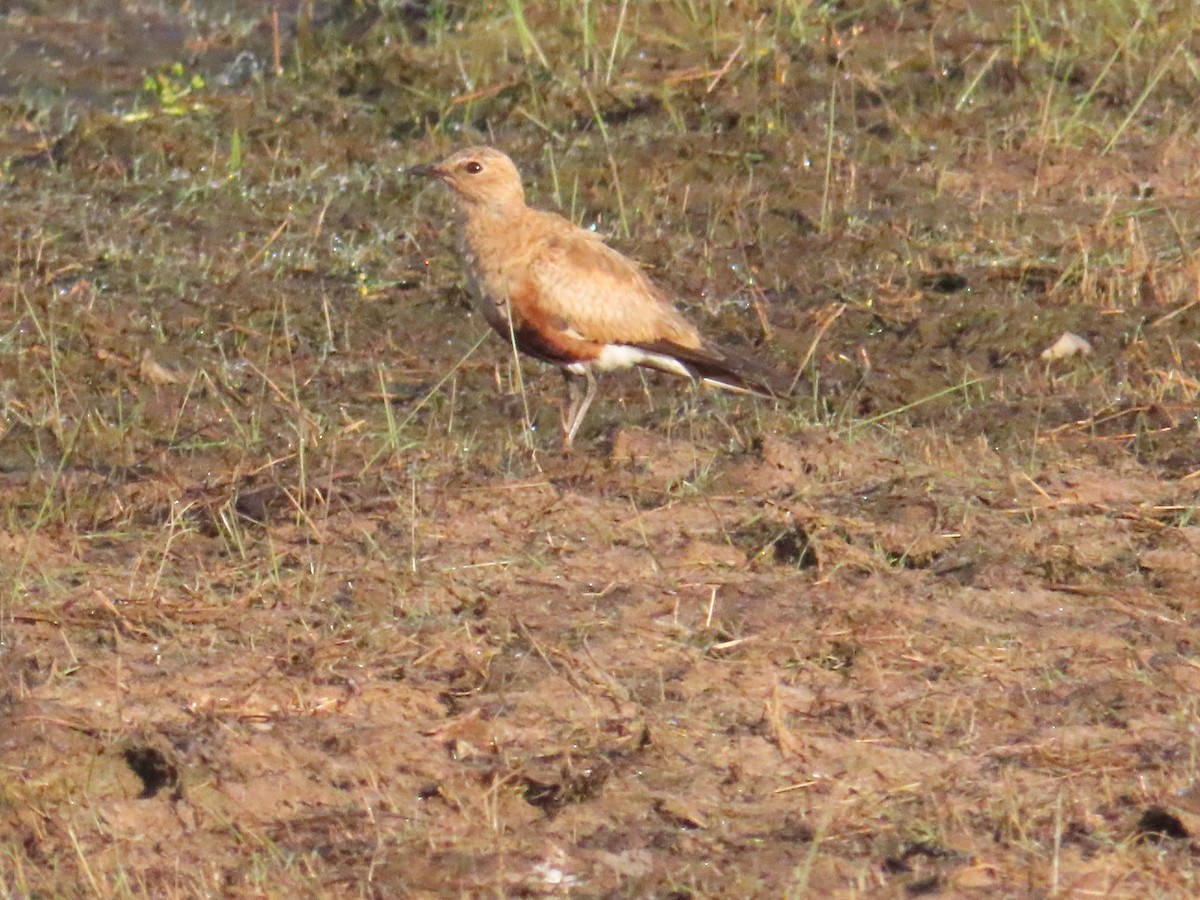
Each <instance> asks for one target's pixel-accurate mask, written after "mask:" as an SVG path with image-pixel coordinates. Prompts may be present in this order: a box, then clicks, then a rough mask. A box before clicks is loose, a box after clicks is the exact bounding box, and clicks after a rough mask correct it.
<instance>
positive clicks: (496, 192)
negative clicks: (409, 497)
mask: <svg viewBox="0 0 1200 900" xmlns="http://www.w3.org/2000/svg"><path fill="white" fill-rule="evenodd" d="M408 174H410V175H424V176H426V177H430V178H438V179H440V180H441V181H442V182H444V183H445V184H446V185H447V186H448V187H449V188H450V189H451V190H452V191H454V193H456V194H458V196H459V197H461V198H462V200H463V203H464V204H466V205H468V206H479V207H495V208H504V207H508V206H513V205H523V204H524V203H525V190H524V189H523V188H522V187H521V174H520V173H519V172H518V171H517V167H516V166H514V165H513V161H512V160H511V159H509V158H508V157H507V156H505V155H504V154H503V153H501V152H500V151H499V150H495V149H493V148H492V147H467V148H466V149H465V150H459V151H458V152H457V153H452V154H451V155H450V156H447V157H446V158H445V159H443V160H442V161H441V162H440V163H434V164H432V165H423V166H413V167H412V168H411V169H409V170H408Z"/></svg>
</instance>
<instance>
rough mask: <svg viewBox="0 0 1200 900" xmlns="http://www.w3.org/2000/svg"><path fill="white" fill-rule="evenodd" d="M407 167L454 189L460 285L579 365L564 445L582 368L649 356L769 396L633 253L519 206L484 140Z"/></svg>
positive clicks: (527, 346)
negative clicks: (463, 275)
mask: <svg viewBox="0 0 1200 900" xmlns="http://www.w3.org/2000/svg"><path fill="white" fill-rule="evenodd" d="M409 171H410V172H411V173H412V174H416V175H427V176H431V177H435V178H438V179H440V180H441V181H442V182H443V183H445V184H446V185H447V186H449V187H450V189H451V190H453V191H454V193H455V194H456V195H457V196H458V203H459V209H460V212H461V214H462V244H463V247H462V249H463V258H464V261H465V263H466V269H467V279H468V281H469V284H470V288H471V293H472V294H473V295H474V296H475V298H476V301H477V302H478V304H479V306H480V308H481V310H482V311H483V314H484V317H485V318H486V319H487V321H488V323H489V324H490V325H491V326H492V327H493V328H494V329H495V330H496V331H497V332H498V333H499V334H500V335H501V336H502V337H504V338H506V339H508V338H509V337H510V335H511V337H512V339H513V340H514V341H515V342H516V345H517V348H518V349H519V350H521V351H522V352H524V353H527V354H529V355H530V356H534V357H536V358H538V359H541V360H544V361H545V362H549V363H553V364H554V365H557V366H558V367H559V368H561V369H562V371H563V373H564V375H567V376H568V386H570V385H571V384H572V382H571V380H570V377H569V376H571V375H577V376H583V377H584V378H585V379H586V383H587V390H586V391H585V393H584V394H583V395H582V396H581V397H579V398H577V399H575V400H574V402H573V403H572V408H571V411H570V412H569V413H568V414H567V416H566V417H565V418H564V421H563V428H564V432H565V437H564V446H565V448H567V449H570V447H571V443H572V442H573V441H574V439H575V435H576V433H577V432H578V431H579V426H580V425H581V424H582V423H583V419H584V416H585V415H586V414H587V410H588V407H589V406H590V405H591V403H592V400H593V399H594V398H595V395H596V382H595V378H594V376H593V374H592V370H593V369H600V370H604V369H614V368H624V367H627V366H632V365H641V366H648V367H650V368H655V369H660V370H662V371H665V372H671V373H672V374H675V375H680V376H683V377H689V378H694V379H701V380H703V381H705V382H708V383H710V384H714V385H717V386H719V387H723V388H726V389H728V390H733V391H741V392H745V393H754V394H760V395H763V396H775V394H776V392H775V391H774V390H772V388H771V387H770V386H769V384H768V380H769V378H770V373H768V372H767V371H766V370H765V369H764V368H763V367H762V366H760V365H758V364H757V363H755V362H753V361H752V360H748V359H745V358H743V357H739V356H737V355H736V354H733V353H731V352H730V351H728V350H725V349H723V348H721V347H719V346H717V345H716V344H713V343H710V342H708V341H706V340H704V338H703V337H701V335H700V333H699V332H698V331H697V330H696V329H695V327H693V326H692V324H691V323H689V322H688V321H687V320H686V319H684V318H683V316H682V315H680V314H679V312H678V311H677V310H676V309H675V307H674V306H673V305H672V304H671V302H670V301H669V300H668V299H667V298H666V296H664V295H663V293H662V292H661V291H660V290H659V289H658V288H657V287H656V286H655V285H654V284H653V282H651V281H650V279H649V278H648V277H647V276H646V273H645V272H643V271H642V270H641V269H640V268H639V267H638V266H637V264H635V263H633V262H632V261H630V260H629V259H627V258H625V257H624V256H622V255H621V254H620V253H618V252H617V251H616V250H613V249H612V248H611V247H608V246H606V245H605V244H604V243H603V241H601V240H600V238H599V237H598V236H597V235H595V234H592V233H591V232H589V231H584V230H583V229H582V228H579V227H577V226H575V225H573V224H572V223H571V222H569V221H567V220H566V219H564V218H563V217H562V216H559V215H555V214H554V213H549V212H542V211H540V210H535V209H531V208H529V207H528V206H526V205H525V192H524V189H523V188H522V187H521V176H520V174H519V173H518V172H517V169H516V166H514V165H513V162H512V160H511V159H509V158H508V157H507V156H505V155H504V154H503V153H501V152H500V151H499V150H495V149H493V148H491V147H470V148H468V149H465V150H460V151H458V152H457V153H454V154H453V155H451V156H449V157H447V158H446V159H444V160H443V161H442V162H440V163H437V164H436V165H426V166H417V167H415V168H413V169H410V170H409Z"/></svg>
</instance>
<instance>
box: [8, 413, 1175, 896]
mask: <svg viewBox="0 0 1200 900" xmlns="http://www.w3.org/2000/svg"><path fill="white" fill-rule="evenodd" d="M630 440H632V439H631V438H627V437H623V436H621V435H618V438H617V442H616V444H617V446H618V447H619V448H621V447H628V446H629V441H630ZM637 440H639V441H640V440H643V439H642V438H638V439H637ZM934 447H940V448H941V450H942V451H943V452H941V453H940V454H936V455H935V454H933V453H932V452H931V450H932V448H934ZM653 449H654V452H655V454H661V455H663V457H664V458H665V459H667V460H670V459H671V458H672V456H673V455H674V454H682V456H684V457H691V456H692V455H693V454H694V453H695V452H696V451H695V448H694V446H693V445H691V444H690V443H683V442H676V441H670V440H667V441H664V440H661V439H657V440H656V441H655V442H654V447H653ZM1051 455H1053V454H1051ZM899 458H903V459H905V460H908V461H909V462H908V464H907V465H900V464H899V463H898V462H895V461H894V460H898V459H899ZM919 459H925V460H928V461H927V462H920V463H918V462H914V460H919ZM963 461H964V460H963V458H962V456H961V455H960V456H959V458H956V457H955V455H954V454H953V453H952V452H950V450H949V448H947V447H946V446H945V445H944V443H943V442H941V441H932V442H931V441H930V440H929V439H928V438H927V437H926V436H925V435H923V434H922V432H920V431H919V430H918V431H913V432H909V433H900V432H893V433H892V434H890V435H889V436H887V437H886V439H884V440H878V439H873V438H871V437H869V436H867V435H861V436H858V437H856V438H854V439H850V440H848V439H846V438H839V437H837V436H836V435H835V434H833V433H831V432H812V433H809V434H804V435H799V436H795V437H783V436H771V437H768V438H766V439H765V440H764V442H763V444H762V447H761V449H760V450H759V451H752V452H749V453H747V452H733V453H713V452H711V451H709V452H707V453H705V454H704V459H703V465H702V466H701V468H702V469H703V478H704V479H705V489H704V490H703V491H694V490H689V489H688V487H687V485H688V484H689V483H684V484H683V485H682V486H681V484H680V482H679V480H678V479H679V477H680V473H681V470H680V469H678V468H677V467H675V466H674V465H673V464H671V463H669V462H668V463H665V464H662V465H663V468H660V469H655V470H651V471H648V470H647V469H646V468H644V467H633V468H631V466H630V464H629V461H628V458H627V457H626V456H625V451H624V450H622V451H621V452H620V453H617V452H614V454H613V458H612V459H611V460H610V461H608V462H603V461H595V460H593V461H591V462H588V463H586V464H583V465H581V464H579V463H578V462H575V461H571V462H568V463H567V464H565V465H564V464H562V463H554V462H553V461H549V462H548V464H547V467H546V471H547V472H548V473H550V477H547V476H546V475H543V474H538V473H536V472H533V473H531V474H530V475H529V476H526V477H525V478H523V479H517V480H514V479H512V478H492V479H488V478H484V479H478V478H476V479H473V480H472V482H471V483H463V482H462V481H461V480H459V479H455V478H449V479H446V480H444V481H442V482H439V483H426V484H425V485H424V491H425V492H427V493H426V495H425V496H426V497H432V496H436V497H437V502H436V503H431V502H426V499H424V497H423V498H422V499H421V500H420V502H419V503H418V504H417V506H416V507H415V508H414V507H412V506H411V505H409V506H407V507H402V508H400V509H391V510H388V511H371V510H369V509H368V510H367V511H364V510H362V509H356V508H354V504H353V503H347V504H343V505H341V506H340V508H339V507H338V506H337V505H335V504H333V503H330V504H329V506H328V508H327V509H325V510H322V511H321V512H320V514H319V515H315V513H316V511H315V510H310V518H311V520H312V523H313V526H314V527H315V523H316V522H318V521H319V522H320V527H319V540H316V541H314V538H317V537H318V533H317V531H314V530H313V528H312V527H309V526H301V527H296V526H295V525H291V524H274V525H273V524H269V523H268V524H266V525H263V526H256V527H257V528H258V529H259V530H258V532H257V534H256V536H250V537H248V538H247V541H248V545H247V547H246V548H245V551H246V552H247V553H249V554H250V556H249V557H248V558H244V559H238V560H229V561H226V562H222V561H221V556H222V555H223V554H221V553H220V552H215V553H214V548H213V546H212V543H211V539H206V538H205V537H204V535H203V534H202V533H200V532H199V531H188V532H183V533H180V534H179V535H177V537H176V539H175V541H174V544H173V546H172V548H171V549H170V551H169V552H168V553H166V554H165V555H163V556H162V557H161V558H160V559H159V561H158V563H157V565H158V566H160V567H161V569H162V572H161V574H160V575H159V577H158V579H157V585H156V586H157V590H148V588H151V587H155V582H154V580H152V579H149V578H148V577H138V578H135V579H134V582H135V586H134V589H133V590H132V591H131V590H130V580H129V574H128V572H127V571H125V569H124V568H123V567H122V566H120V565H119V564H116V563H114V562H113V560H112V558H111V553H109V552H108V551H103V550H90V549H89V548H87V547H82V548H81V547H77V546H76V547H73V546H72V543H73V541H72V539H70V538H69V537H68V536H66V535H63V536H62V537H60V538H57V539H56V538H54V537H53V536H50V535H47V534H45V533H44V532H43V533H39V534H37V535H34V536H31V537H23V536H20V535H10V536H7V537H6V540H7V541H9V543H10V548H9V549H10V552H13V553H16V554H17V555H18V556H20V557H21V558H23V559H25V560H26V566H27V567H29V569H30V570H31V571H37V572H42V573H46V574H47V575H49V574H50V573H60V572H64V571H67V570H69V569H71V568H72V567H78V566H80V565H82V566H84V567H86V570H87V573H88V574H87V577H86V578H83V579H81V584H80V587H79V588H77V589H75V592H74V594H72V593H71V592H70V591H69V590H68V591H67V592H66V593H63V591H62V587H61V586H60V590H58V591H56V592H55V593H54V597H53V599H51V598H46V599H43V600H41V601H38V600H37V599H36V597H35V596H34V595H30V600H29V603H28V605H27V607H26V608H25V610H24V611H23V612H22V613H21V614H20V615H18V616H17V617H16V619H15V622H14V625H13V628H12V630H11V631H10V636H9V639H8V640H7V641H6V644H5V649H4V656H3V660H2V663H3V665H2V671H3V673H4V683H3V688H4V693H3V696H4V707H3V715H4V717H5V722H6V727H5V729H4V733H5V738H4V739H3V741H0V758H2V759H3V760H4V765H5V766H6V768H7V769H8V770H9V771H12V772H22V773H25V775H24V776H23V777H20V778H18V779H16V780H12V781H10V783H9V788H8V794H7V799H6V801H5V807H4V809H5V814H4V815H5V822H6V823H7V824H6V825H5V827H6V829H7V830H8V831H9V833H10V835H11V836H12V837H13V838H14V839H15V840H16V841H17V842H18V844H17V845H18V846H22V847H25V848H26V849H25V850H23V851H21V853H22V854H23V856H24V858H26V859H27V860H29V861H31V862H32V861H33V860H35V859H38V858H42V859H45V858H55V859H56V860H59V862H58V863H57V865H59V866H64V867H66V870H70V871H74V869H73V868H72V866H73V864H72V863H70V862H69V861H67V862H63V861H62V860H69V859H70V858H71V857H70V855H69V854H65V853H64V852H63V851H64V849H65V847H66V846H67V845H68V844H70V843H71V842H72V841H74V842H76V843H78V845H79V846H80V847H81V849H82V850H83V852H84V853H85V855H86V859H87V860H88V864H89V866H90V867H92V868H93V870H94V871H95V870H99V871H103V872H116V871H136V872H138V873H139V878H141V879H143V881H144V882H145V883H146V884H147V885H158V886H159V887H160V888H164V889H165V886H168V885H175V886H176V889H178V885H179V884H180V883H181V882H180V881H179V880H178V879H179V878H180V877H181V875H180V873H181V872H188V873H190V874H189V875H188V876H187V879H186V881H185V882H184V883H186V884H187V885H190V887H189V888H188V890H191V889H193V888H194V889H200V888H201V887H206V888H207V889H210V890H217V889H220V890H235V891H242V890H246V889H250V888H251V887H252V885H253V884H254V883H255V879H256V878H257V875H256V874H255V873H256V872H257V871H259V869H260V868H261V867H262V866H270V867H271V868H272V869H273V871H275V872H276V874H275V875H274V876H273V877H276V878H282V879H284V881H285V882H286V881H291V882H293V883H295V884H296V885H300V884H305V883H309V879H310V878H311V877H312V876H311V873H313V872H317V873H319V876H318V877H319V880H320V883H321V884H323V885H324V886H325V888H327V889H330V890H333V889H339V888H338V886H339V885H340V886H342V887H346V888H350V887H352V886H355V885H358V886H361V885H363V884H364V883H367V882H369V883H371V884H373V885H374V886H375V889H377V890H380V891H384V892H386V893H398V892H430V893H439V892H444V891H446V890H452V891H456V892H463V891H465V892H468V893H471V892H475V891H477V890H484V889H489V890H490V889H494V888H495V886H496V885H497V884H503V885H505V886H506V888H505V889H506V890H511V891H515V892H534V893H540V892H547V891H554V890H560V889H566V888H570V889H579V890H586V891H587V892H588V893H595V892H601V893H603V892H609V891H616V890H620V891H623V892H632V893H636V894H648V893H661V892H664V891H669V890H672V889H673V888H672V887H671V886H672V885H679V884H687V885H690V886H691V889H693V890H700V891H706V892H720V893H728V892H736V893H744V892H755V891H758V890H763V889H768V888H771V889H782V888H784V887H786V886H788V885H790V884H795V880H796V879H797V878H799V877H800V876H799V875H798V874H797V872H798V871H800V870H803V871H804V873H805V874H804V875H803V878H804V880H805V883H806V884H807V885H808V886H809V889H816V888H818V887H821V886H824V888H823V889H828V890H840V889H841V887H840V886H842V885H844V884H845V883H846V879H851V880H854V881H858V882H859V883H864V884H872V885H875V886H876V887H878V888H883V887H885V886H887V885H893V886H896V887H897V888H900V887H904V888H905V889H907V890H909V891H913V890H924V889H926V888H930V889H932V887H933V886H935V885H936V886H938V889H941V890H951V891H958V890H968V889H984V890H1001V891H1009V890H1015V889H1018V886H1019V885H1024V884H1026V882H1027V878H1028V872H1029V867H1030V866H1032V865H1034V863H1033V860H1032V859H1031V858H1030V857H1029V853H1030V850H1029V848H1031V847H1040V846H1050V845H1051V844H1053V843H1054V842H1055V841H1058V842H1059V843H1060V846H1062V847H1064V848H1067V847H1068V845H1069V847H1070V849H1071V852H1069V853H1067V852H1063V851H1060V862H1059V865H1060V867H1065V868H1060V872H1063V874H1064V875H1066V876H1069V877H1070V878H1072V879H1081V880H1082V881H1083V882H1085V883H1090V882H1089V879H1094V880H1096V883H1106V881H1105V879H1107V878H1110V877H1111V875H1112V873H1111V866H1110V863H1109V859H1110V857H1111V855H1112V854H1114V853H1116V852H1118V850H1117V848H1119V847H1128V842H1129V841H1130V840H1131V839H1132V837H1133V835H1134V834H1135V833H1137V832H1138V830H1141V831H1143V832H1153V833H1155V834H1158V833H1162V834H1165V835H1166V837H1164V838H1162V840H1165V841H1167V842H1168V843H1170V842H1175V843H1179V842H1181V841H1182V842H1183V843H1186V840H1187V839H1186V838H1180V837H1179V836H1178V833H1177V832H1175V831H1172V830H1171V829H1165V828H1162V827H1157V826H1154V825H1153V822H1151V824H1150V825H1146V824H1145V822H1142V824H1141V825H1139V822H1140V821H1142V819H1143V818H1144V816H1145V815H1146V814H1147V812H1146V811H1147V809H1148V808H1149V807H1150V806H1152V805H1153V804H1158V805H1161V806H1165V808H1166V809H1175V808H1177V807H1175V806H1174V805H1173V804H1172V801H1171V798H1172V797H1174V796H1176V795H1178V794H1180V793H1181V792H1185V791H1187V790H1188V789H1190V786H1191V778H1192V776H1191V773H1190V768H1189V764H1188V760H1190V759H1192V758H1193V757H1194V753H1195V739H1194V736H1193V735H1192V734H1191V733H1190V731H1189V730H1188V729H1181V728H1180V727H1179V726H1178V724H1177V723H1178V722H1179V721H1181V720H1182V719H1185V718H1187V717H1189V716H1191V715H1194V709H1193V706H1194V702H1193V700H1192V698H1193V697H1194V696H1195V691H1194V688H1195V685H1194V684H1193V682H1195V681H1196V680H1197V679H1196V677H1194V673H1195V672H1196V671H1197V666H1196V662H1195V659H1194V650H1193V647H1192V644H1193V643H1194V642H1193V640H1192V639H1191V638H1190V637H1189V629H1190V625H1189V624H1188V614H1187V609H1188V605H1189V601H1188V600H1187V597H1186V596H1185V594H1184V593H1183V592H1182V591H1181V590H1178V588H1180V586H1181V585H1182V584H1183V583H1184V580H1186V579H1191V580H1194V579H1195V577H1196V575H1197V574H1198V573H1197V571H1196V562H1195V560H1196V556H1195V554H1194V553H1189V552H1188V550H1189V548H1192V547H1194V544H1195V536H1194V535H1193V534H1192V532H1193V531H1195V529H1194V528H1193V527H1191V526H1186V525H1185V526H1183V527H1179V526H1177V525H1175V524H1171V523H1170V522H1169V521H1168V522H1164V521H1163V515H1162V512H1161V510H1162V507H1163V506H1164V505H1165V503H1166V501H1167V500H1170V501H1171V504H1172V505H1174V506H1178V505H1180V504H1184V505H1186V504H1194V503H1195V500H1196V497H1195V489H1194V488H1192V489H1190V492H1189V490H1188V489H1184V488H1182V486H1181V485H1180V484H1178V483H1168V482H1162V481H1160V480H1158V479H1156V478H1155V477H1154V476H1153V475H1151V474H1149V473H1147V472H1146V471H1145V470H1143V469H1140V468H1139V467H1137V466H1134V465H1131V466H1129V467H1128V470H1127V471H1124V472H1114V471H1112V470H1108V469H1098V468H1089V467H1086V466H1084V467H1081V466H1079V465H1078V464H1076V463H1074V462H1072V461H1071V460H1070V458H1068V457H1055V458H1053V459H1046V460H1044V461H1043V464H1042V466H1041V469H1040V471H1039V473H1038V477H1037V478H1036V479H1034V478H1031V477H1028V476H1025V475H1023V474H1020V473H1013V472H1008V471H1005V470H1004V466H1003V465H1001V464H1000V462H999V461H998V460H995V461H993V463H992V464H991V465H987V464H985V465H982V466H980V465H975V466H973V467H972V468H970V469H969V470H968V469H966V468H965V466H963V465H962V463H963ZM550 463H553V464H550ZM555 467H559V468H560V471H559V472H558V473H555ZM689 471H695V470H694V469H692V470H689ZM560 476H562V477H560ZM410 516H415V517H416V518H415V519H411V520H410V518H409V517H410ZM1093 523H1094V527H1093ZM388 525H390V527H386V526H388ZM366 535H370V539H371V546H373V547H374V548H375V551H373V552H376V553H380V554H381V555H382V556H385V557H387V561H386V562H384V563H382V564H380V565H376V564H373V563H372V560H371V559H370V555H371V554H370V553H364V545H363V544H362V540H363V538H364V536H366ZM414 535H415V541H416V543H415V544H412V543H411V542H412V540H413V539H414ZM800 536H803V537H802V538H801V537H800ZM801 540H803V545H804V548H803V549H802V550H798V549H797V547H798V546H799V544H798V542H799V541H801ZM268 546H270V547H272V548H273V549H272V554H273V555H274V558H275V559H276V560H277V568H278V574H277V575H276V576H275V577H274V578H273V579H271V580H264V583H263V584H262V586H261V589H260V590H258V591H250V592H245V591H234V592H233V593H231V594H229V595H228V596H227V598H226V599H225V600H222V601H217V600H216V598H215V597H213V598H212V599H209V600H208V601H206V604H204V605H201V604H197V603H195V602H187V601H185V599H184V597H185V596H186V594H187V589H186V585H187V583H188V581H189V580H192V579H194V578H195V577H196V575H197V574H199V573H200V572H203V573H205V577H206V578H207V579H209V580H210V582H212V583H213V584H215V583H217V582H220V581H222V580H228V581H230V582H231V583H233V582H235V581H236V580H237V579H236V577H235V575H236V572H237V571H238V570H239V569H242V568H244V567H245V566H246V565H247V559H252V558H253V553H254V548H259V549H260V550H261V549H265V548H266V547H268ZM781 548H782V549H781ZM964 548H966V549H964ZM291 555H298V556H299V557H301V558H303V559H304V560H306V562H305V564H304V566H303V567H302V568H301V567H298V566H295V565H293V564H289V563H288V562H287V559H288V558H289V557H290V556H291ZM947 559H950V560H960V559H966V560H967V562H957V563H953V564H948V563H945V561H946V560H947ZM414 560H415V564H414V563H413V561H414ZM201 562H202V565H201V566H200V567H198V563H201ZM404 563H407V565H405V564H404ZM940 564H942V565H940ZM222 566H226V567H227V569H226V571H227V574H226V575H224V576H222V575H221V574H220V569H221V567H222ZM968 568H969V575H964V570H965V569H968ZM189 573H191V574H189ZM35 773H36V774H35ZM50 810H54V815H53V816H51V817H46V815H44V812H48V811H50ZM40 811H44V812H40ZM1172 814H1174V813H1172ZM1154 821H1158V820H1157V819H1156V820H1154ZM151 835H152V836H153V837H152V838H150V837H149V836H151ZM1055 835H1058V836H1059V837H1057V838H1056V837H1055ZM1173 835H1174V836H1173ZM247 841H250V847H247V845H246V842H247ZM1121 852H1123V853H1129V852H1131V851H1129V850H1128V849H1126V850H1123V851H1121ZM1147 852H1148V851H1147ZM1146 864H1147V865H1149V863H1148V862H1147V863H1146ZM168 873H169V874H168ZM61 875H62V872H60V873H59V876H58V877H61ZM76 875H78V876H80V877H86V876H85V874H84V873H83V872H82V870H80V871H78V872H76ZM24 877H26V878H27V879H29V883H30V884H36V883H38V879H40V878H41V877H42V876H41V875H38V874H36V871H34V870H30V871H29V872H27V873H26V875H25V876H24ZM46 877H47V878H48V877H49V876H46ZM45 883H47V884H50V883H52V882H51V881H46V882H45ZM564 886H565V887H564Z"/></svg>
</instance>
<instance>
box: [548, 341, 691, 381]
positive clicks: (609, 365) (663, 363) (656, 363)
mask: <svg viewBox="0 0 1200 900" xmlns="http://www.w3.org/2000/svg"><path fill="white" fill-rule="evenodd" d="M588 365H590V366H592V367H593V368H596V369H600V370H601V371H608V370H610V369H628V368H630V367H631V366H649V367H650V368H652V369H659V370H661V371H663V372H670V373H671V374H672V375H680V376H682V377H683V378H691V377H692V373H691V372H689V371H688V369H687V366H685V365H684V364H683V363H681V362H680V361H679V360H677V359H676V358H675V357H673V356H667V355H666V354H664V353H651V352H650V351H649V350H642V349H640V348H638V347H630V346H628V345H627V344H605V345H604V349H603V350H601V351H600V355H599V356H597V357H596V358H595V359H594V360H592V361H591V362H590V363H586V364H581V363H575V364H574V365H571V366H568V367H567V368H568V369H570V370H571V371H572V372H576V373H577V374H583V369H584V368H585V366H588ZM577 367H578V368H577Z"/></svg>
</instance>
